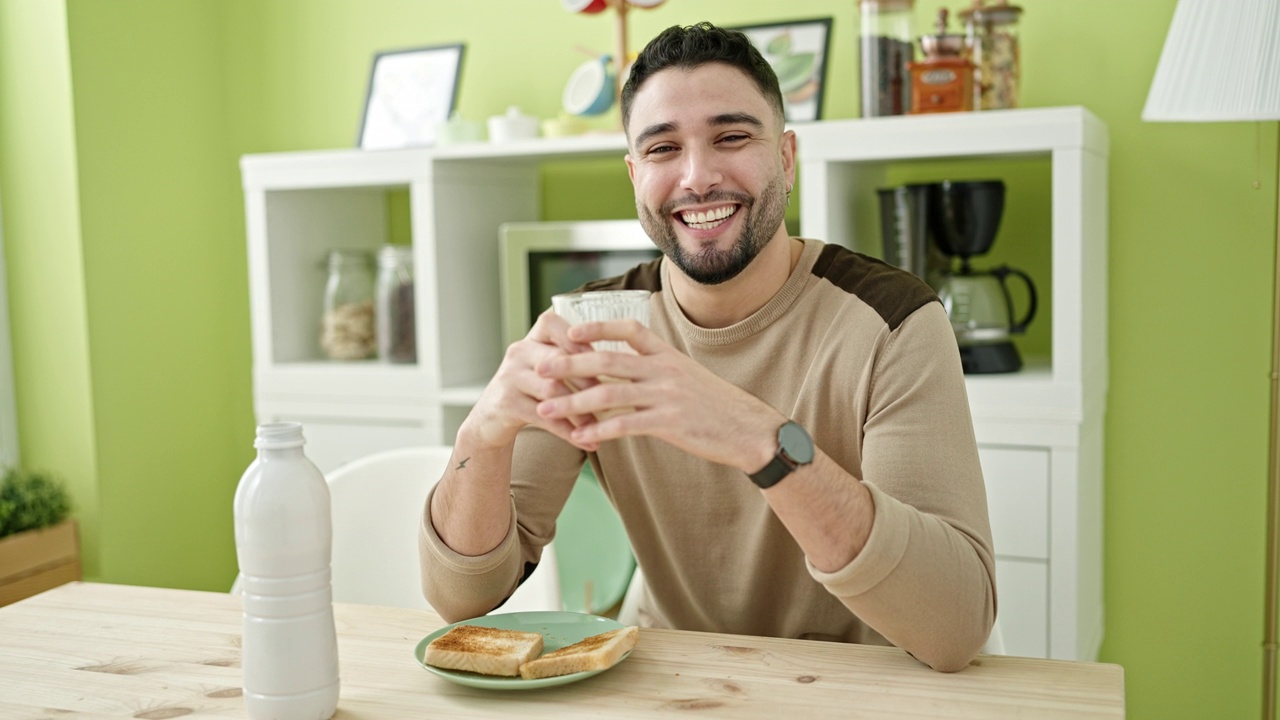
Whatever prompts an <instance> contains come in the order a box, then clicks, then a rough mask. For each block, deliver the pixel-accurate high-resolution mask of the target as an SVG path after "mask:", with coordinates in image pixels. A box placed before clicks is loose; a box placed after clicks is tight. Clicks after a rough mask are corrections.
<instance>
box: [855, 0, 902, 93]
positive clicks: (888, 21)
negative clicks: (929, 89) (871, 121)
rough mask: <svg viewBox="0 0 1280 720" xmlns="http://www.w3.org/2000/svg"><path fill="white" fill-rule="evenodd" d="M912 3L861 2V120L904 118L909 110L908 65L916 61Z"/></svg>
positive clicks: (873, 0) (894, 0) (887, 1)
mask: <svg viewBox="0 0 1280 720" xmlns="http://www.w3.org/2000/svg"><path fill="white" fill-rule="evenodd" d="M913 4H914V0H861V3H860V7H861V11H862V32H861V34H860V35H859V43H858V44H859V47H860V53H861V56H862V117H864V118H865V117H885V116H888V115H906V114H907V112H908V111H909V110H910V109H911V81H910V77H909V75H908V74H907V63H909V62H911V61H912V60H913V59H915V50H914V47H913V45H912V42H913V39H914V37H915V36H914V34H913V33H912V29H911V9H912V5H913Z"/></svg>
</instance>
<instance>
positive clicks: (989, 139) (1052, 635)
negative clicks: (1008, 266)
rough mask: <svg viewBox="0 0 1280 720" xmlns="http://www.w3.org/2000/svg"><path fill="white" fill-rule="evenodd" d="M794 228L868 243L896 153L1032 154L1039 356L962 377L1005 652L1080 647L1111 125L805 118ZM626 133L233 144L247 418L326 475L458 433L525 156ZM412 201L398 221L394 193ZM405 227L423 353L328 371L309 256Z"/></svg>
mask: <svg viewBox="0 0 1280 720" xmlns="http://www.w3.org/2000/svg"><path fill="white" fill-rule="evenodd" d="M795 129H796V131H797V134H798V135H799V168H800V182H799V191H800V203H801V205H800V223H801V232H802V234H804V235H805V236H807V237H814V238H820V239H825V240H829V241H832V242H843V243H845V244H848V245H850V246H851V247H853V248H854V249H857V250H861V251H864V252H867V253H868V254H872V255H879V235H878V233H877V232H876V228H877V227H878V216H876V215H874V189H875V188H876V187H877V186H878V185H879V184H882V183H883V181H884V178H885V176H886V173H887V171H888V169H889V168H890V167H891V166H892V165H893V164H894V163H898V162H907V161H914V160H927V159H957V158H973V159H982V158H991V157H1006V156H1019V157H1020V156H1043V157H1047V158H1048V159H1049V161H1050V163H1051V168H1052V169H1051V172H1052V194H1053V200H1052V219H1051V225H1052V228H1051V230H1052V244H1053V247H1052V272H1053V278H1052V280H1053V282H1052V284H1051V288H1052V290H1051V292H1052V299H1051V300H1052V302H1051V304H1050V306H1051V307H1052V311H1053V318H1052V328H1053V330H1052V335H1053V337H1052V352H1051V354H1050V356H1049V357H1047V358H1041V359H1036V360H1034V361H1029V362H1028V367H1027V369H1025V370H1023V371H1021V372H1019V373H1015V374H1011V375H1003V376H986V377H972V378H970V380H969V382H968V385H969V396H970V403H971V405H972V408H973V414H974V424H975V430H976V432H977V437H978V441H979V444H980V446H981V453H982V463H983V467H984V470H985V472H986V475H987V477H988V498H989V502H990V505H991V508H992V522H993V530H994V533H995V548H996V553H997V575H998V577H997V581H998V583H999V587H1000V594H1001V598H1000V620H999V621H1000V623H1001V629H1002V631H1003V634H1004V639H1005V643H1006V645H1007V647H1008V649H1009V652H1011V653H1015V654H1021V655H1032V656H1044V657H1055V658H1073V659H1093V658H1094V657H1095V656H1096V653H1097V649H1098V645H1099V643H1100V641H1101V637H1102V554H1101V549H1102V527H1101V523H1102V509H1101V503H1102V413H1103V408H1104V400H1105V395H1106V378H1107V371H1106V290H1107V278H1106V217H1107V207H1106V205H1107V201H1106V197H1107V195H1106V163H1107V134H1106V129H1105V127H1104V126H1103V125H1102V124H1101V123H1100V122H1099V121H1098V120H1097V119H1096V118H1095V117H1094V116H1092V115H1090V114H1089V113H1088V112H1086V111H1084V110H1082V109H1078V108H1056V109H1046V110H1011V111H996V112H984V113H969V114H953V115H939V116H930V117H909V118H878V119H874V120H849V121H830V122H819V123H810V124H806V125H798V126H797V127H796V128H795ZM625 151H626V143H625V140H624V138H623V137H622V136H621V135H620V134H614V135H599V136H589V137H577V138H563V139H546V140H532V141H524V142H518V143H511V144H507V145H497V146H495V145H488V144H473V145H459V146H450V147H445V148H438V149H427V148H423V149H411V150H389V151H375V152H362V151H358V150H341V151H322V152H302V153H286V154H273V155H256V156H246V157H245V158H243V160H242V162H241V167H242V174H243V184H244V191H245V202H246V219H247V224H248V245H249V271H250V294H251V297H250V301H251V310H252V328H253V379H254V390H253V392H254V408H255V412H256V414H257V417H258V420H259V421H268V420H278V419H293V420H300V421H302V422H304V423H305V424H306V427H307V432H308V435H309V438H310V440H311V443H310V448H309V452H310V453H311V454H312V456H313V458H315V459H316V460H317V461H318V464H319V465H321V468H322V469H324V470H328V469H331V468H333V467H336V466H337V465H339V464H341V463H343V462H345V461H347V460H350V459H352V458H354V457H358V456H360V455H364V454H367V453H369V452H373V451H376V450H380V449H383V448H386V447H394V446H400V445H408V444H421V443H448V442H451V441H452V439H453V437H454V434H455V433H456V431H457V427H458V424H459V423H460V422H461V420H462V418H463V417H465V415H466V412H467V410H468V409H469V408H470V405H471V404H472V403H473V402H474V401H475V399H476V397H477V396H478V394H479V392H480V388H481V387H482V386H483V383H484V382H485V381H486V380H487V379H488V378H489V377H490V375H491V374H492V373H493V371H494V369H495V368H496V367H497V365H498V362H499V360H500V359H501V354H502V349H503V348H502V345H503V343H502V341H501V338H502V324H501V317H500V311H499V288H498V277H499V268H498V226H499V225H500V224H502V223H504V222H514V221H531V220H539V219H541V218H539V211H538V208H539V206H540V187H539V166H540V163H542V162H544V161H548V160H568V159H575V158H584V159H585V158H602V157H612V158H617V160H618V172H619V173H622V172H625V170H624V168H623V165H622V155H623V153H625ZM406 195H407V197H408V202H407V218H402V217H399V216H398V215H397V212H405V211H404V210H400V209H398V208H400V207H402V206H398V204H397V202H396V199H397V198H402V197H404V196H406ZM406 221H407V224H408V226H409V235H410V239H411V241H412V243H413V257H414V271H415V286H414V298H415V304H416V318H415V322H416V328H415V329H416V336H417V357H418V362H417V363H415V364H411V365H387V364H381V363H378V362H375V361H366V362H356V363H350V362H333V361H326V360H324V359H322V355H321V352H320V346H319V340H318V338H319V326H320V315H321V296H322V293H323V285H324V279H325V270H324V268H323V261H324V258H325V255H326V253H327V251H328V250H329V249H331V248H365V249H369V250H374V249H376V248H377V247H378V246H380V245H382V244H383V243H385V242H387V241H388V239H389V237H390V236H391V234H392V231H391V228H392V227H393V226H399V225H400V224H403V223H404V222H406Z"/></svg>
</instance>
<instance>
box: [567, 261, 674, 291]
mask: <svg viewBox="0 0 1280 720" xmlns="http://www.w3.org/2000/svg"><path fill="white" fill-rule="evenodd" d="M661 267H662V258H660V257H659V258H654V259H653V260H650V261H649V262H647V263H641V264H640V265H637V266H635V267H633V268H631V269H630V270H628V271H626V272H625V273H623V274H621V275H615V276H613V277H607V278H601V279H599V280H592V281H591V282H589V283H587V284H586V285H583V286H582V291H583V292H592V291H595V290H648V291H649V292H655V293H656V292H658V291H659V290H661V289H662V273H661V272H660V270H659V269H660V268H661Z"/></svg>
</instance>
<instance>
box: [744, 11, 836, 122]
mask: <svg viewBox="0 0 1280 720" xmlns="http://www.w3.org/2000/svg"><path fill="white" fill-rule="evenodd" d="M831 23H832V19H831V18H830V17H820V18H812V19H809V20H788V21H784V22H776V23H765V24H761V25H740V26H737V27H734V28H732V29H733V30H738V31H741V32H742V33H744V34H745V35H746V36H747V37H748V38H750V40H751V44H752V45H755V46H756V49H757V50H759V51H760V54H761V55H763V56H764V59H765V60H767V61H769V64H770V65H771V66H773V71H774V73H775V74H777V76H778V85H779V86H780V87H781V89H782V105H783V110H784V111H785V115H786V119H787V122H813V121H815V120H820V119H822V101H823V94H824V90H825V89H826V84H827V58H828V57H829V56H830V54H831Z"/></svg>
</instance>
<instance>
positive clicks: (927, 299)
mask: <svg viewBox="0 0 1280 720" xmlns="http://www.w3.org/2000/svg"><path fill="white" fill-rule="evenodd" d="M813 274H814V275H815V276H817V277H820V278H822V279H823V280H826V281H828V282H830V283H831V284H832V285H835V286H836V287H838V288H840V289H841V290H844V291H845V292H847V293H851V294H853V295H857V296H858V297H859V298H860V299H861V300H862V301H863V302H865V303H866V304H867V305H870V306H871V308H872V309H873V310H875V311H876V313H877V314H879V315H880V317H881V318H883V319H884V321H885V324H887V325H888V326H889V330H890V331H893V330H897V329H898V326H899V325H901V324H902V321H903V320H906V319H907V318H908V317H909V316H910V315H911V313H913V312H915V311H916V310H919V309H920V308H922V307H924V306H925V305H927V304H929V303H931V302H938V296H937V294H936V293H934V291H933V288H931V287H929V285H928V283H926V282H925V281H923V280H921V279H920V278H918V277H916V276H915V275H913V274H911V273H909V272H907V271H906V270H903V269H901V268H897V267H894V266H893V265H890V264H888V263H886V262H884V261H883V260H878V259H876V258H873V257H869V256H867V255H863V254H861V253H856V252H853V251H852V250H849V249H848V248H845V247H841V246H840V245H831V244H828V245H827V246H826V247H824V248H823V249H822V253H821V254H820V255H819V256H818V260H817V262H815V263H814V264H813Z"/></svg>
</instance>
